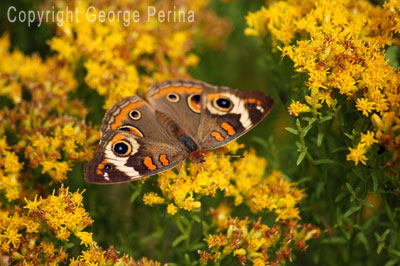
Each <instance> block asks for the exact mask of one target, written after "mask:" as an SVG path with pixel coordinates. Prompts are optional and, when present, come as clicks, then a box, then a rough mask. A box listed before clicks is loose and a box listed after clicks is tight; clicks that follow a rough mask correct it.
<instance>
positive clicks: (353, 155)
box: [346, 143, 367, 165]
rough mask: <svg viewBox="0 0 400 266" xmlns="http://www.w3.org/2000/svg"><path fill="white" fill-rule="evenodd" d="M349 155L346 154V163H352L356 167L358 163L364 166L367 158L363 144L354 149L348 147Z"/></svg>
mask: <svg viewBox="0 0 400 266" xmlns="http://www.w3.org/2000/svg"><path fill="white" fill-rule="evenodd" d="M349 151H350V153H349V154H347V157H346V159H347V160H348V161H354V163H355V165H358V162H361V163H362V164H364V165H365V164H366V163H365V162H366V161H367V157H366V156H365V153H366V152H367V150H366V146H365V144H362V143H359V144H358V145H357V146H356V147H355V148H351V147H349Z"/></svg>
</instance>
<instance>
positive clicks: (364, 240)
mask: <svg viewBox="0 0 400 266" xmlns="http://www.w3.org/2000/svg"><path fill="white" fill-rule="evenodd" d="M357 239H358V240H360V242H361V243H362V244H363V245H364V247H365V249H366V250H367V252H368V251H369V244H368V239H367V237H366V236H365V233H364V232H359V233H358V234H357Z"/></svg>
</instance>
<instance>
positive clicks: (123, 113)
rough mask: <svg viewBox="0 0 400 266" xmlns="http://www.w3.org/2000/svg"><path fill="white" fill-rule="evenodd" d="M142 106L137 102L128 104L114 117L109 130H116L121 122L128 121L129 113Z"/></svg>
mask: <svg viewBox="0 0 400 266" xmlns="http://www.w3.org/2000/svg"><path fill="white" fill-rule="evenodd" d="M141 106H143V102H142V101H137V102H134V103H130V104H128V105H127V106H126V107H124V108H122V110H121V112H120V113H119V114H118V115H117V116H116V117H115V122H114V124H112V125H111V129H114V130H115V129H117V128H118V127H120V126H122V121H124V120H127V119H128V115H129V112H130V111H132V110H134V109H137V108H139V107H141Z"/></svg>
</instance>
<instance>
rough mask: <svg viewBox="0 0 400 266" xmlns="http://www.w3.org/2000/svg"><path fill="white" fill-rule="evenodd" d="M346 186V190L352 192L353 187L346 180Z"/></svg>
mask: <svg viewBox="0 0 400 266" xmlns="http://www.w3.org/2000/svg"><path fill="white" fill-rule="evenodd" d="M346 187H347V190H348V191H349V192H350V193H354V190H353V187H352V186H351V185H350V184H349V183H347V182H346Z"/></svg>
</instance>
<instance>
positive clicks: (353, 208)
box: [343, 205, 361, 217]
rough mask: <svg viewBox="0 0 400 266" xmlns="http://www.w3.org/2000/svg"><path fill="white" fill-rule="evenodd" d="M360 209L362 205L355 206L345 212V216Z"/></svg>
mask: <svg viewBox="0 0 400 266" xmlns="http://www.w3.org/2000/svg"><path fill="white" fill-rule="evenodd" d="M360 209H361V205H359V206H353V207H351V208H350V209H348V210H347V211H346V212H345V213H344V214H343V217H349V216H350V215H352V214H353V213H355V212H356V211H358V210H360Z"/></svg>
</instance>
